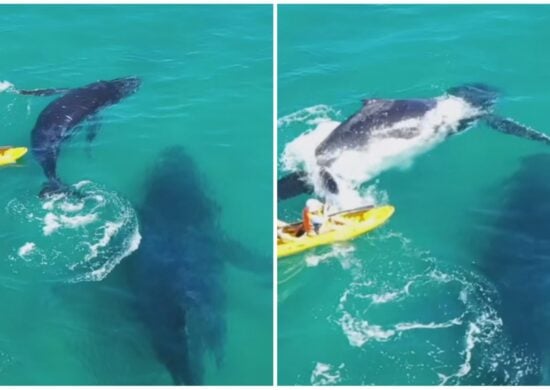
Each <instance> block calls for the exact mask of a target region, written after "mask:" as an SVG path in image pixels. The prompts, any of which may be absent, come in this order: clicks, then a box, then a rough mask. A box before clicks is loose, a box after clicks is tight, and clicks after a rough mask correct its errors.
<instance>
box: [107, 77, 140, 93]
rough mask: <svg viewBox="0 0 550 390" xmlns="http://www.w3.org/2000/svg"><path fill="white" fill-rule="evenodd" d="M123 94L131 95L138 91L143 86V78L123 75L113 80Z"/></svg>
mask: <svg viewBox="0 0 550 390" xmlns="http://www.w3.org/2000/svg"><path fill="white" fill-rule="evenodd" d="M111 83H113V84H114V85H115V86H116V88H117V90H118V91H119V93H120V95H121V96H129V95H132V94H134V93H136V92H137V90H138V89H139V87H140V86H141V79H140V78H139V77H135V76H131V77H123V78H119V79H115V80H112V81H111Z"/></svg>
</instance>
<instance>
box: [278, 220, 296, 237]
mask: <svg viewBox="0 0 550 390" xmlns="http://www.w3.org/2000/svg"><path fill="white" fill-rule="evenodd" d="M286 226H288V223H286V222H283V221H281V220H279V219H278V220H277V238H278V239H281V240H284V241H294V240H296V238H297V237H295V236H293V235H292V234H288V233H287V232H285V231H284V228H285V227H286Z"/></svg>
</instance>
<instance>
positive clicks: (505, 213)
mask: <svg viewBox="0 0 550 390" xmlns="http://www.w3.org/2000/svg"><path fill="white" fill-rule="evenodd" d="M549 163H550V154H548V153H544V154H535V155H531V156H528V157H524V158H523V159H522V161H521V164H520V166H519V168H518V169H517V171H516V172H515V173H513V174H512V175H511V176H510V177H509V178H507V179H506V180H504V181H503V182H502V184H501V185H499V186H498V187H497V188H496V191H498V193H499V197H500V199H501V202H499V203H498V205H495V203H494V202H491V203H490V204H488V205H487V206H486V208H485V210H487V209H488V210H491V212H490V213H488V212H487V213H484V215H482V216H481V215H480V216H479V218H478V221H477V222H476V223H474V224H472V228H473V229H474V236H473V237H477V238H475V240H474V241H473V243H474V244H475V245H476V246H478V247H479V248H480V250H479V252H480V256H479V257H480V259H481V263H480V266H481V269H482V270H483V272H484V274H485V275H486V276H488V277H489V278H490V279H491V281H492V283H493V284H494V285H495V287H496V288H497V289H498V291H499V295H500V298H501V301H502V303H501V304H500V305H499V312H500V315H501V317H502V319H503V322H504V329H505V331H506V332H507V333H508V334H509V336H510V338H511V340H512V342H513V344H514V345H515V346H516V347H517V348H518V349H520V350H525V351H527V352H528V353H530V354H533V355H535V356H536V364H534V367H536V369H533V370H531V372H530V373H529V375H527V376H526V377H525V378H524V382H523V383H522V384H524V385H540V384H542V385H544V384H546V385H548V384H550V341H549V339H548V329H550V304H549V302H548V296H549V294H550V255H549V254H550V238H549V236H548V232H549V231H550V202H548V198H549V197H550V173H549V172H548V171H546V170H545V169H541V167H546V166H547V164H549Z"/></svg>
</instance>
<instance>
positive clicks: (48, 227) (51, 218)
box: [42, 213, 97, 236]
mask: <svg viewBox="0 0 550 390" xmlns="http://www.w3.org/2000/svg"><path fill="white" fill-rule="evenodd" d="M96 220H97V214H94V213H92V214H86V215H75V216H72V217H68V216H66V215H56V214H54V213H47V214H46V216H45V217H44V226H43V228H42V231H43V233H44V235H45V236H49V235H50V234H52V233H53V232H55V231H56V230H58V229H76V228H80V227H83V226H86V225H88V224H90V223H92V222H95V221H96Z"/></svg>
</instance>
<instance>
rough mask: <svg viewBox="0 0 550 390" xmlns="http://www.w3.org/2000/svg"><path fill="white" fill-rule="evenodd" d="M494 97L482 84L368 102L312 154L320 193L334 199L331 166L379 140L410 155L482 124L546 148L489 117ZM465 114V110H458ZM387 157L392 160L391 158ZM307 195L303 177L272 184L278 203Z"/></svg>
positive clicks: (523, 130)
mask: <svg viewBox="0 0 550 390" xmlns="http://www.w3.org/2000/svg"><path fill="white" fill-rule="evenodd" d="M499 95H500V93H499V91H498V90H497V89H495V88H493V87H490V86H488V85H485V84H479V83H477V84H466V85H463V86H459V87H454V88H451V89H449V90H448V91H447V94H446V95H445V96H443V97H439V98H434V99H397V100H396V99H368V100H364V102H363V106H362V108H361V109H360V110H359V111H358V112H356V113H355V114H353V115H352V116H350V117H349V118H348V119H346V120H345V121H344V122H342V123H341V124H340V125H339V126H338V127H336V128H335V129H334V130H333V131H332V132H331V133H330V134H329V135H328V136H327V137H326V138H325V139H324V140H323V141H322V142H321V143H320V144H319V145H318V146H317V147H316V149H315V158H316V161H317V165H318V176H319V178H320V182H321V183H322V187H323V189H324V190H325V191H327V192H329V193H332V194H337V193H338V192H339V186H338V181H337V180H336V178H335V177H334V176H333V175H332V174H331V172H330V170H331V167H332V165H333V164H334V162H335V161H337V160H338V158H339V157H340V156H341V154H342V153H344V152H346V151H367V150H368V149H369V148H376V147H377V142H380V141H382V140H392V139H394V140H400V141H401V144H402V145H401V147H400V148H399V150H396V152H395V153H396V154H406V153H410V154H414V153H417V152H419V151H420V150H422V148H419V144H423V145H425V146H432V145H435V144H437V143H439V142H441V141H443V140H444V139H446V138H448V137H449V136H451V135H454V134H459V133H461V132H463V131H465V130H467V129H470V128H472V127H473V126H474V125H475V124H476V123H477V122H478V121H483V122H485V123H486V124H488V125H489V126H490V127H491V128H493V129H495V130H497V131H500V132H503V133H506V134H512V135H516V136H519V137H522V138H527V139H531V140H535V141H540V142H544V143H546V144H550V137H549V136H547V135H545V134H543V133H540V132H538V131H536V130H534V129H531V128H529V127H527V126H524V125H521V124H519V123H517V122H514V121H513V120H512V119H509V118H503V117H500V116H498V115H496V114H494V113H493V112H492V111H493V108H494V105H495V103H496V100H497V98H498V97H499ZM449 103H450V104H453V103H457V104H461V105H462V108H463V109H462V111H461V112H460V113H459V115H448V116H446V115H441V114H439V113H438V111H437V110H438V107H440V105H441V104H449ZM464 108H466V109H464ZM387 157H393V156H391V155H389V156H387ZM312 191H313V186H312V184H311V183H310V182H309V181H308V178H307V175H306V173H305V172H295V173H292V174H290V175H287V176H285V177H283V178H281V179H279V180H278V192H277V196H278V199H279V200H283V199H288V198H291V197H294V196H297V195H300V194H302V193H310V192H312Z"/></svg>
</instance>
